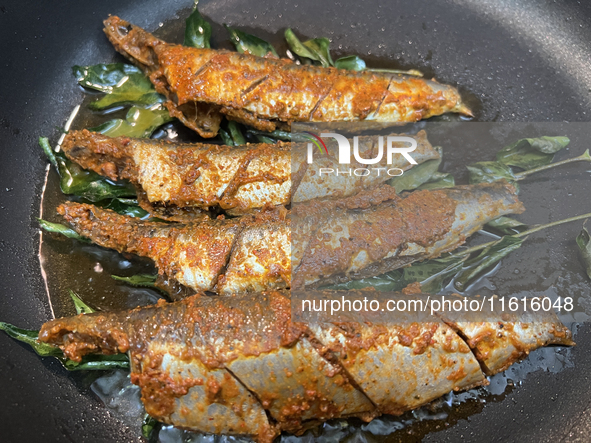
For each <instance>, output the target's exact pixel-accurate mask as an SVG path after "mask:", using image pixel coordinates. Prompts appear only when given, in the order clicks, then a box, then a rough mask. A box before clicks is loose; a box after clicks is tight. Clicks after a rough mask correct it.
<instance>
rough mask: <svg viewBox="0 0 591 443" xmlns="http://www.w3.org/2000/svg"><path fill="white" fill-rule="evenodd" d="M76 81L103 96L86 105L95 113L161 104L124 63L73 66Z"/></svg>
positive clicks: (148, 85) (137, 73) (147, 83)
mask: <svg viewBox="0 0 591 443" xmlns="http://www.w3.org/2000/svg"><path fill="white" fill-rule="evenodd" d="M72 71H73V73H74V76H75V77H76V81H77V82H78V83H79V84H80V85H81V86H84V87H86V88H90V89H94V90H97V91H100V92H104V93H105V94H106V95H105V96H103V97H101V98H100V99H99V100H97V101H95V102H92V103H91V104H90V105H89V106H90V108H92V109H95V110H99V109H105V108H109V107H112V106H119V105H124V104H130V103H133V104H136V105H145V106H151V105H154V104H156V103H161V102H163V101H164V96H162V95H160V94H158V93H157V92H156V90H155V89H154V86H153V85H152V83H150V80H148V78H146V76H145V75H144V73H143V72H142V71H141V70H140V69H138V68H136V67H135V66H132V65H127V64H124V63H111V64H98V65H92V66H74V67H73V68H72Z"/></svg>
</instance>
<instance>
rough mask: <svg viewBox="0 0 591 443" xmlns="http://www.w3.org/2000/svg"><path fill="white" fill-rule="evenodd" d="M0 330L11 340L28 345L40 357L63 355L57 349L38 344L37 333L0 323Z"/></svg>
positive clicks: (45, 344)
mask: <svg viewBox="0 0 591 443" xmlns="http://www.w3.org/2000/svg"><path fill="white" fill-rule="evenodd" d="M0 330H1V331H4V332H6V333H7V334H8V335H9V336H11V337H12V338H14V339H16V340H18V341H21V342H23V343H26V344H28V345H30V346H31V347H32V348H33V350H34V351H35V352H36V353H37V354H38V355H40V356H41V357H59V356H62V355H63V353H62V351H61V350H60V349H59V348H56V347H55V346H51V345H48V344H47V343H42V342H40V341H39V340H38V338H39V331H33V330H30V329H21V328H17V327H16V326H14V325H11V324H10V323H5V322H0Z"/></svg>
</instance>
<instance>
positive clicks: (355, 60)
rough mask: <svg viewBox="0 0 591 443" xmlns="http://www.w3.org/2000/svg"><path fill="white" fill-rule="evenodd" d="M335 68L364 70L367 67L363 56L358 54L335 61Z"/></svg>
mask: <svg viewBox="0 0 591 443" xmlns="http://www.w3.org/2000/svg"><path fill="white" fill-rule="evenodd" d="M334 65H335V68H339V69H348V70H350V71H363V70H364V69H365V68H366V65H365V62H364V61H363V59H362V58H360V57H358V56H356V55H348V56H346V57H341V58H339V59H337V60H335V62H334Z"/></svg>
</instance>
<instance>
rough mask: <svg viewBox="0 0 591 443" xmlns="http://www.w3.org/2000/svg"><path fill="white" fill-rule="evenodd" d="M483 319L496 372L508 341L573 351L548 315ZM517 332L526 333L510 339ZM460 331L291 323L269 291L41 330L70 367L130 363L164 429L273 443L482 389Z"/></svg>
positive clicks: (509, 359)
mask: <svg viewBox="0 0 591 443" xmlns="http://www.w3.org/2000/svg"><path fill="white" fill-rule="evenodd" d="M418 296H419V297H422V295H418ZM492 319H493V320H491V321H489V322H481V323H482V327H489V328H497V325H503V326H504V328H503V331H497V333H495V334H494V335H491V336H490V340H489V344H488V349H489V350H494V349H495V348H496V347H497V345H498V348H499V349H500V350H501V352H498V353H497V354H498V356H502V357H499V358H497V361H498V368H506V367H507V366H509V365H510V364H511V363H513V362H514V361H516V358H515V356H514V355H513V354H512V353H510V352H509V353H508V352H502V350H506V349H507V341H508V340H510V341H512V344H513V346H515V347H518V348H521V349H523V350H527V351H528V352H529V351H531V350H533V349H535V348H537V347H539V346H543V345H547V344H562V345H572V344H573V342H572V340H571V334H570V331H569V330H568V329H567V328H566V327H564V325H562V323H560V321H559V320H558V319H557V318H556V316H555V315H554V314H553V313H552V314H550V313H543V314H530V315H529V316H528V317H527V318H525V319H521V318H518V317H516V316H512V317H511V318H501V316H498V315H497V316H496V317H494V316H493V317H492ZM494 319H497V320H496V321H495V320H494ZM456 326H457V325H456ZM497 329H498V328H497ZM518 329H519V330H521V331H523V332H522V333H521V334H512V332H511V331H515V330H518ZM456 330H459V331H460V334H458V333H456V332H455V331H456ZM469 330H470V326H469V325H468V326H467V327H465V328H462V327H460V328H459V329H454V328H452V327H450V326H448V325H447V324H446V323H444V322H443V321H441V320H439V319H437V318H434V319H433V320H432V321H428V322H424V323H410V322H409V323H404V322H402V323H398V324H397V323H392V324H390V323H388V324H384V323H376V322H372V323H365V322H362V323H356V322H351V321H349V322H346V323H342V322H339V323H326V322H324V323H320V324H307V323H302V322H293V321H292V319H291V305H290V295H289V293H288V292H269V293H263V294H256V295H249V296H242V297H241V296H234V297H205V296H201V295H196V296H192V297H189V298H186V299H184V300H183V301H180V302H176V303H169V304H167V303H159V304H158V305H154V306H150V307H145V308H137V309H135V310H133V311H129V312H120V313H95V314H89V315H82V316H76V317H72V318H64V319H58V320H53V321H50V322H48V323H46V324H45V325H43V327H42V328H41V332H40V334H39V338H40V340H41V341H43V342H46V343H50V344H53V345H56V346H59V347H60V349H62V350H63V352H64V353H65V354H66V355H67V356H68V357H69V358H71V359H73V360H76V361H79V360H80V359H81V357H82V356H84V355H86V354H90V353H102V354H113V353H125V352H127V353H129V356H130V361H131V375H132V381H133V382H134V383H136V384H138V385H139V386H140V388H141V392H142V400H143V402H144V406H145V407H146V411H147V412H148V413H149V414H150V415H151V416H153V417H154V418H156V419H158V420H160V421H162V422H164V423H168V424H173V425H176V426H181V427H183V428H185V429H192V430H196V431H203V432H213V433H222V434H231V435H248V436H251V437H253V438H255V439H256V440H258V441H261V442H270V441H271V440H272V439H273V438H274V437H275V436H276V434H277V433H278V432H280V431H282V430H287V431H290V432H294V433H298V432H302V431H303V430H305V429H306V428H307V427H309V426H310V425H313V424H314V423H318V422H319V421H324V420H328V419H330V418H336V417H350V416H357V417H361V418H362V419H364V420H367V421H369V420H371V419H372V418H373V417H375V416H376V415H379V414H382V413H388V414H401V413H402V412H404V411H407V410H409V409H413V408H416V407H419V406H421V405H423V404H426V403H428V402H430V401H432V400H434V399H436V398H438V397H440V396H442V395H445V394H446V393H448V392H449V391H450V390H461V389H469V388H471V387H474V386H478V385H483V384H486V383H487V381H486V377H485V375H484V373H483V372H482V371H481V366H480V364H481V363H483V360H482V359H483V358H486V356H483V355H482V354H479V353H478V352H472V349H473V348H474V346H473V344H470V340H471V339H470V338H467V339H466V340H467V342H466V341H464V339H463V338H462V334H465V335H466V336H468V337H469V334H470V332H469ZM525 355H526V353H525V354H520V356H519V357H523V356H525ZM498 370H500V369H498ZM492 372H495V371H492ZM265 411H266V412H265ZM266 413H268V415H266Z"/></svg>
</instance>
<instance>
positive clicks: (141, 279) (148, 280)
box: [111, 274, 158, 288]
mask: <svg viewBox="0 0 591 443" xmlns="http://www.w3.org/2000/svg"><path fill="white" fill-rule="evenodd" d="M157 277H158V276H157V275H150V274H136V275H132V276H131V277H120V276H118V275H111V278H113V279H114V280H117V281H121V282H124V283H127V284H130V285H132V286H137V287H143V288H154V287H156V278H157Z"/></svg>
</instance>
